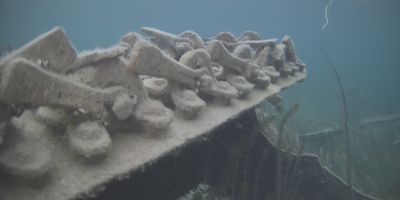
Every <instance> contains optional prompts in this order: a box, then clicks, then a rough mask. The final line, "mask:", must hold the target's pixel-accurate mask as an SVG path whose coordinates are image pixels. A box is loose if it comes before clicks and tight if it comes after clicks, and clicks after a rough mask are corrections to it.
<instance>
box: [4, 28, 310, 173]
mask: <svg viewBox="0 0 400 200" xmlns="http://www.w3.org/2000/svg"><path fill="white" fill-rule="evenodd" d="M141 31H142V32H143V33H145V34H147V35H148V36H149V38H144V37H142V36H141V35H139V34H138V33H134V32H129V33H127V34H125V35H124V36H122V38H121V39H120V41H118V42H117V44H115V45H114V46H111V47H109V48H104V49H94V50H87V51H82V52H77V51H76V50H75V48H74V47H73V46H72V44H71V43H70V41H69V39H68V37H67V36H66V34H65V32H64V30H63V29H62V28H59V27H56V28H54V29H52V30H50V31H49V32H47V33H45V34H43V35H41V36H39V37H38V38H37V39H35V40H33V41H32V42H30V43H28V44H27V45H25V46H23V47H22V48H20V49H18V50H16V51H14V52H11V53H10V54H7V55H6V56H5V57H3V58H1V60H0V109H1V111H2V112H1V113H0V145H1V148H2V149H0V150H1V151H0V169H1V172H0V173H5V174H8V175H11V176H13V177H23V178H29V179H30V178H33V179H36V178H39V177H43V176H45V175H48V174H51V167H52V164H51V161H52V155H51V149H50V146H49V145H46V144H47V143H48V141H47V139H46V138H47V137H48V136H54V135H55V134H54V133H55V132H56V133H57V134H58V135H60V136H62V137H61V138H64V136H65V137H66V138H67V143H68V145H67V147H69V148H70V149H71V150H72V152H73V153H74V154H75V155H77V156H78V158H80V159H82V160H83V161H85V162H87V161H89V162H90V161H101V160H103V159H104V158H105V157H106V156H107V155H108V154H109V153H110V151H113V150H112V149H111V146H113V144H112V141H113V140H114V138H113V137H114V132H115V130H114V129H111V128H110V127H113V128H114V127H116V126H117V127H118V125H119V124H120V123H121V124H124V126H125V125H126V126H129V127H130V128H131V129H129V130H135V131H134V132H138V131H140V132H144V133H146V134H147V135H150V136H154V135H159V134H171V133H170V132H169V131H168V130H169V129H171V127H173V125H172V124H173V120H174V119H175V118H181V119H179V120H178V121H179V123H182V120H184V121H187V120H192V122H193V121H196V120H202V119H203V118H204V116H203V114H201V113H202V112H204V111H205V110H206V109H207V107H208V105H209V104H214V105H213V106H217V108H218V107H221V105H220V104H219V102H222V103H223V104H224V105H226V106H225V108H226V109H230V110H233V109H236V108H237V107H236V106H237V101H243V102H244V101H250V102H251V100H252V95H251V94H252V92H253V91H254V88H257V89H259V91H257V92H258V93H261V92H262V91H263V89H266V88H268V87H269V85H270V84H278V82H279V80H280V79H284V78H286V77H288V76H291V75H296V73H297V72H303V70H304V68H305V64H304V63H303V62H302V61H301V60H299V59H298V58H297V56H296V54H295V52H294V47H293V42H292V41H291V40H290V38H288V37H284V39H282V41H281V43H278V40H276V39H268V40H262V39H261V37H260V35H259V34H258V33H256V32H254V31H247V32H245V33H243V34H242V35H241V36H239V37H238V38H236V37H235V36H234V35H233V34H232V33H229V32H222V33H219V34H218V35H217V36H216V37H215V38H214V39H212V40H207V41H206V40H204V39H203V38H202V37H200V36H199V35H198V34H197V33H196V32H194V31H184V32H182V33H180V34H179V35H175V34H171V33H167V32H164V31H161V30H158V29H154V28H148V27H144V28H142V29H141ZM299 77H300V78H301V77H303V78H304V77H305V75H304V74H301V76H299ZM297 78H298V77H297ZM293 80H296V79H293ZM293 80H290V81H293ZM290 81H289V82H288V83H285V84H286V85H290V84H293V83H294V82H293V83H292V82H290ZM272 92H273V93H276V92H278V91H272ZM253 98H254V97H253ZM171 104H172V105H171ZM22 105H23V106H24V107H22ZM25 106H26V108H25ZM3 107H4V109H3ZM14 108H18V112H17V111H15V112H14V110H17V109H14ZM27 108H29V109H33V110H28V109H27ZM3 110H4V112H3ZM16 113H19V114H21V113H22V116H21V117H17V116H16V115H17V114H16ZM202 117H203V118H202ZM187 122H188V121H187ZM116 124H117V125H116ZM28 127H34V129H29V128H28ZM35 127H36V128H35ZM174 131H176V127H175V129H174ZM14 132H16V134H14ZM6 134H7V135H6ZM9 135H10V137H8V136H9ZM27 135H28V136H27ZM29 135H33V136H34V137H33V139H32V137H31V136H29ZM38 135H41V136H43V135H45V136H43V137H40V138H41V139H38V138H39V136H38ZM52 142H53V143H54V141H52ZM56 145H57V146H60V144H56ZM132 153H135V152H132ZM17 154H18V155H22V156H24V157H26V158H28V160H27V161H26V162H27V163H26V164H25V163H21V162H22V161H21V160H18V158H17V157H16V156H15V155H17ZM109 159H111V158H110V157H109Z"/></svg>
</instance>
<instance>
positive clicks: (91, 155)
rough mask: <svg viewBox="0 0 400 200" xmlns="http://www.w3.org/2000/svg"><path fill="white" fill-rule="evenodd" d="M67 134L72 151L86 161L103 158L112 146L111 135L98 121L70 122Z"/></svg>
mask: <svg viewBox="0 0 400 200" xmlns="http://www.w3.org/2000/svg"><path fill="white" fill-rule="evenodd" d="M66 134H67V136H68V141H69V145H70V147H71V149H72V151H73V152H75V153H76V154H77V155H79V156H81V157H82V158H84V160H85V161H97V160H101V159H103V158H104V157H105V154H106V153H107V152H108V151H109V150H110V148H111V138H110V135H109V134H108V132H107V130H106V129H105V128H104V127H103V126H101V125H99V124H98V123H96V122H83V123H80V124H78V125H75V124H69V126H68V127H67V131H66Z"/></svg>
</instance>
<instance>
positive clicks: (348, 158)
mask: <svg viewBox="0 0 400 200" xmlns="http://www.w3.org/2000/svg"><path fill="white" fill-rule="evenodd" d="M332 2H333V0H330V1H329V3H328V4H327V6H326V7H325V20H326V23H325V24H324V25H323V26H322V28H321V30H320V33H319V36H320V37H319V39H320V42H319V44H320V49H321V52H322V54H323V55H324V56H325V58H326V60H327V61H328V63H329V66H330V68H331V70H332V71H333V73H334V75H335V78H336V80H337V84H338V87H339V89H340V95H341V99H342V106H343V117H344V133H345V140H346V141H345V143H346V177H347V185H348V193H349V199H350V200H354V196H353V184H352V179H351V176H352V175H351V147H350V133H349V131H348V128H349V127H348V110H347V101H346V95H345V94H344V89H343V84H342V80H341V79H340V76H339V73H338V72H337V70H336V68H335V66H334V65H333V62H332V60H331V58H330V57H329V54H328V53H327V51H326V50H325V48H324V45H323V32H324V30H325V28H326V27H327V25H328V22H329V21H328V8H329V7H330V6H331V5H332Z"/></svg>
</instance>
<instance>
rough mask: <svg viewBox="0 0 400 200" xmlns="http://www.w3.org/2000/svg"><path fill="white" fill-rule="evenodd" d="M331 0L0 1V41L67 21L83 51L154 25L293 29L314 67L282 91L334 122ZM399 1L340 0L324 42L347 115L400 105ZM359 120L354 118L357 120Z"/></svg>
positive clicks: (265, 32) (271, 33) (10, 42)
mask: <svg viewBox="0 0 400 200" xmlns="http://www.w3.org/2000/svg"><path fill="white" fill-rule="evenodd" d="M327 3H328V1H327V0H301V1H299V0H246V1H243V0H242V1H240V0H231V1H228V0H217V1H215V0H205V1H194V0H169V1H164V0H146V1H131V0H121V1H111V0H109V1H106V0H83V1H82V0H68V1H61V0H55V1H54V0H37V1H24V0H1V1H0V15H1V17H0V24H1V26H2V28H1V29H0V46H1V47H3V48H4V47H7V46H10V47H12V48H13V49H16V48H18V47H20V46H21V45H23V44H24V43H26V42H28V41H30V40H32V39H33V38H34V37H36V36H37V35H39V34H41V33H43V32H45V31H47V30H50V29H51V28H52V27H54V26H62V27H64V28H65V30H66V32H67V34H68V35H69V36H70V39H71V41H73V43H74V45H75V47H76V48H77V49H78V50H86V49H92V48H95V47H108V46H111V45H113V44H114V43H115V42H117V41H118V40H119V38H120V37H121V36H122V35H123V34H124V33H126V32H128V31H138V29H139V27H142V26H151V27H157V28H159V29H161V30H164V31H167V32H171V33H180V32H182V31H184V30H194V31H196V32H197V33H199V34H200V35H202V36H212V35H215V34H216V33H217V32H220V31H230V32H232V33H234V34H235V35H240V34H241V33H242V32H244V31H246V30H254V31H257V32H259V33H260V35H261V36H262V38H275V37H276V38H281V37H282V36H283V35H285V34H288V35H290V36H291V37H292V38H293V40H294V41H295V45H296V49H297V52H298V54H299V55H300V57H301V58H302V59H303V61H304V62H305V63H306V64H307V65H308V66H309V69H308V72H309V75H308V77H307V80H306V81H305V82H304V83H303V84H301V86H300V87H299V86H298V87H297V88H296V89H291V90H290V91H288V92H287V93H286V94H285V96H287V98H286V99H287V101H289V102H291V103H298V104H300V107H301V110H300V113H301V114H302V115H305V116H307V117H315V118H323V119H326V120H335V121H338V122H339V123H340V120H341V116H342V111H341V106H340V97H339V91H338V88H337V83H336V81H335V79H334V76H333V73H332V71H331V70H330V69H329V68H328V63H327V61H326V59H325V58H324V57H323V56H322V54H321V50H320V47H319V33H320V30H321V27H322V25H323V24H324V23H325V18H324V8H325V6H326V5H327ZM399 10H400V2H399V1H396V0H335V1H333V4H332V6H331V7H330V9H329V13H328V18H329V24H328V25H327V27H326V30H325V31H324V38H323V39H324V45H325V48H326V50H327V52H328V54H329V55H330V56H331V58H332V60H333V64H334V65H335V66H336V68H337V70H338V72H339V74H340V76H341V77H342V81H343V83H344V87H345V88H344V89H345V93H346V95H347V98H348V101H349V109H350V116H353V118H359V117H360V116H370V115H377V114H385V113H390V112H391V113H395V112H399V111H400V104H399V102H400V101H399V100H400V92H399V91H400V90H399V88H398V87H399V85H400V78H399V74H400V66H399V62H398V53H399V50H398V49H399V46H400V40H399V38H398V37H399V35H400V25H399V22H398V19H399V18H400V12H399ZM355 120H356V119H355Z"/></svg>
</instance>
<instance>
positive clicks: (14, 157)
mask: <svg viewBox="0 0 400 200" xmlns="http://www.w3.org/2000/svg"><path fill="white" fill-rule="evenodd" d="M11 124H12V126H13V127H14V128H13V129H12V130H10V131H11V132H12V133H10V134H8V137H7V140H6V141H5V143H4V147H5V149H6V151H5V150H2V151H0V168H1V169H2V172H1V173H2V174H5V175H6V176H10V177H12V178H15V179H17V180H18V181H22V182H24V183H27V184H29V185H30V184H38V181H39V180H40V179H43V178H44V176H46V175H47V174H48V173H49V172H50V170H51V160H52V155H51V145H50V143H49V142H48V141H47V139H46V137H44V135H45V134H46V133H47V132H49V130H48V129H47V128H46V126H44V125H42V124H41V123H39V122H37V121H35V120H34V117H33V114H32V112H31V111H25V112H24V113H23V115H21V116H20V117H19V118H13V119H12V121H11Z"/></svg>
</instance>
